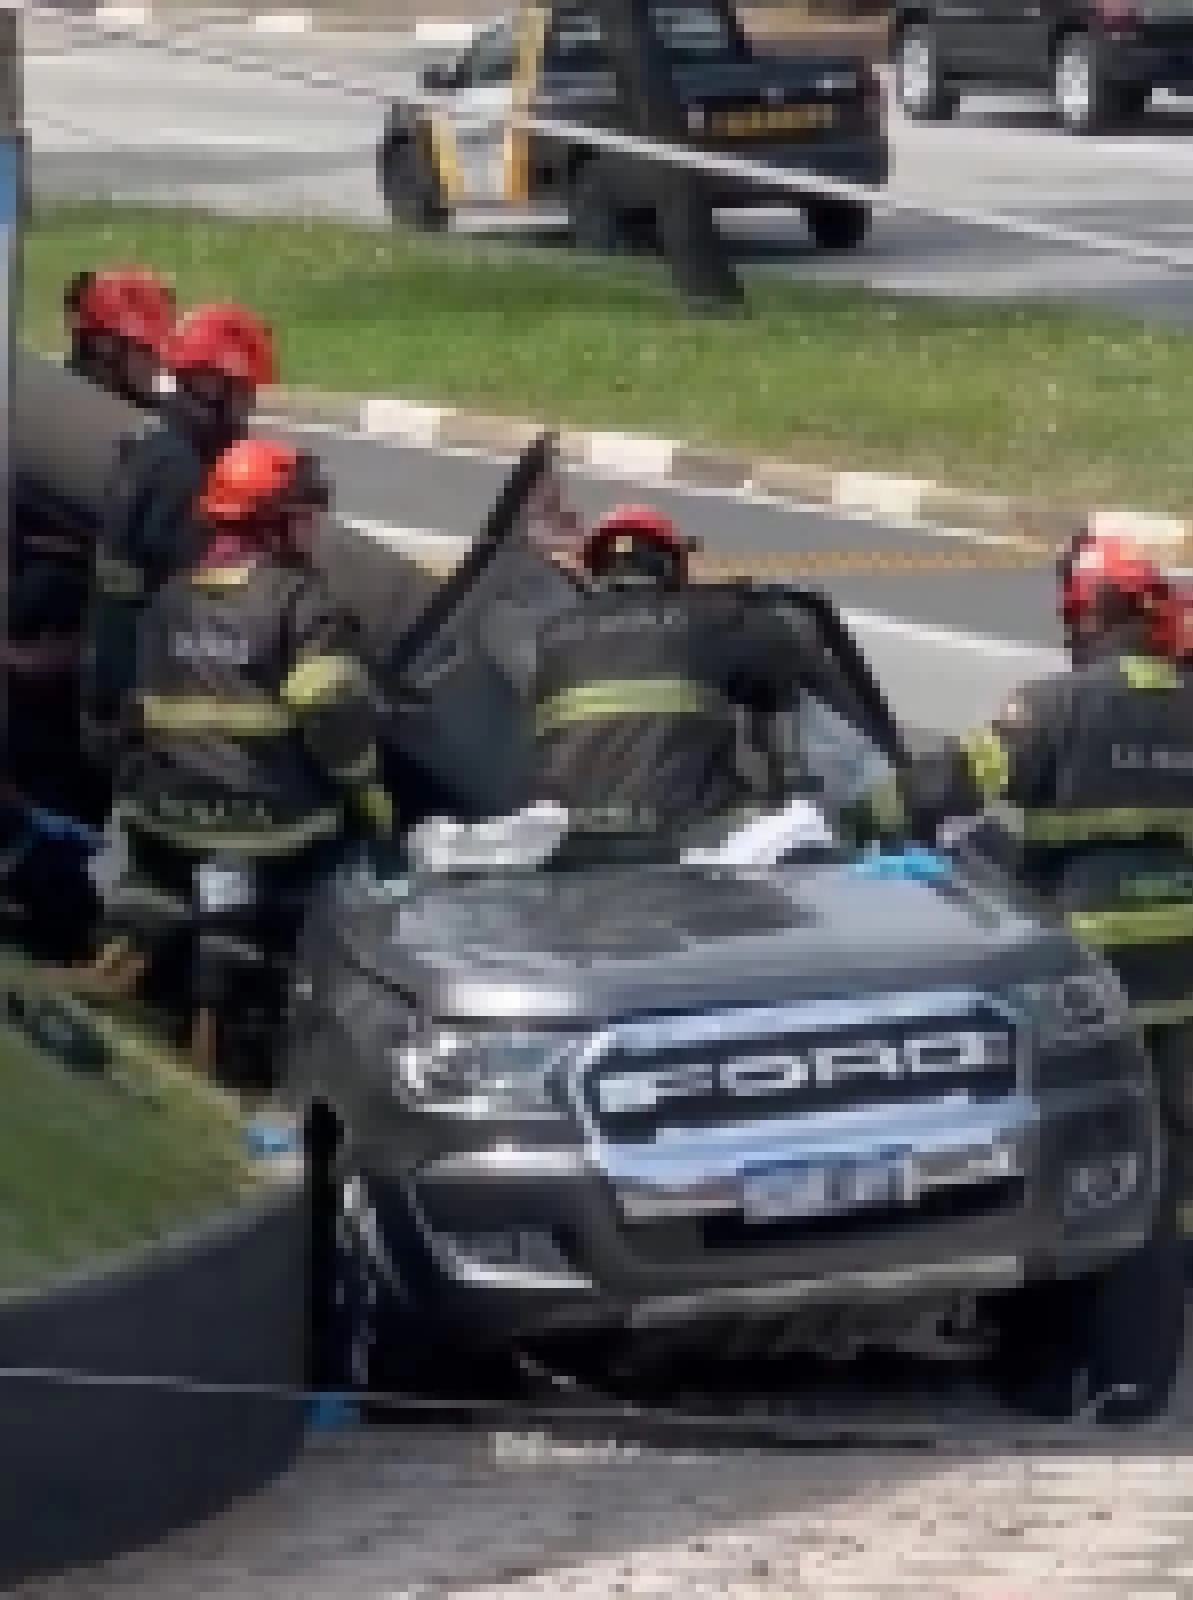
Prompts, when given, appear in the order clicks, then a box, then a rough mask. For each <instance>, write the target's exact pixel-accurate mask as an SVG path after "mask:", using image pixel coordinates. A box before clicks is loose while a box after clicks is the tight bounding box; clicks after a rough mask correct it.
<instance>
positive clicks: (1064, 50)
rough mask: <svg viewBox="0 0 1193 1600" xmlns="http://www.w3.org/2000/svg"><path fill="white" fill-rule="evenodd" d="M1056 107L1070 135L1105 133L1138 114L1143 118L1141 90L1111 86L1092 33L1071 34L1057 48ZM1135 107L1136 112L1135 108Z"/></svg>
mask: <svg viewBox="0 0 1193 1600" xmlns="http://www.w3.org/2000/svg"><path fill="white" fill-rule="evenodd" d="M1052 103H1053V106H1054V107H1055V110H1056V116H1057V120H1058V121H1059V122H1060V124H1061V126H1062V127H1063V128H1065V129H1067V130H1068V132H1069V133H1079V134H1095V133H1105V132H1107V131H1109V130H1110V129H1111V128H1115V127H1117V126H1119V125H1120V124H1121V123H1123V122H1125V121H1127V120H1128V119H1129V117H1130V116H1131V115H1132V114H1134V115H1136V116H1138V115H1140V114H1142V111H1143V106H1144V104H1146V100H1144V101H1143V102H1142V103H1141V102H1140V101H1139V99H1138V89H1137V88H1133V90H1124V89H1122V88H1120V87H1119V86H1118V85H1116V84H1114V83H1111V82H1110V80H1109V79H1108V78H1107V76H1106V74H1105V72H1104V70H1103V68H1102V64H1101V62H1100V60H1099V53H1098V45H1097V41H1096V40H1095V39H1094V38H1093V37H1092V36H1091V35H1090V34H1088V33H1069V34H1066V35H1065V36H1064V38H1062V39H1061V40H1060V41H1059V42H1058V43H1057V46H1056V51H1055V53H1054V56H1053V62H1052ZM1133 106H1134V107H1135V108H1136V109H1134V111H1133V110H1132V107H1133Z"/></svg>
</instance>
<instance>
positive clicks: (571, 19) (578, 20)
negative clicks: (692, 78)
mask: <svg viewBox="0 0 1193 1600" xmlns="http://www.w3.org/2000/svg"><path fill="white" fill-rule="evenodd" d="M649 10H650V17H651V21H652V23H653V25H654V29H655V32H656V33H657V35H658V37H659V39H660V41H661V42H662V44H663V46H664V48H665V49H666V51H667V52H668V54H669V55H673V56H677V57H680V58H682V59H683V60H685V61H696V60H708V59H710V58H712V59H717V60H722V59H724V58H725V57H726V56H731V55H733V54H734V50H735V41H734V38H733V33H732V30H731V29H730V26H729V23H728V21H727V19H726V17H725V15H724V13H723V12H721V11H718V10H717V8H716V7H715V6H710V5H684V4H681V3H678V0H651V4H650V7H649ZM547 65H548V67H549V68H550V69H552V70H553V71H556V72H582V71H583V72H586V71H592V70H594V69H596V68H599V67H606V66H607V65H608V58H607V57H606V55H605V45H604V39H603V37H602V34H601V25H600V22H599V21H598V20H597V18H596V16H595V15H594V14H593V13H592V12H591V11H584V10H578V9H572V8H570V7H569V8H568V9H566V10H562V9H561V10H558V11H556V13H555V16H554V19H553V22H552V26H551V34H550V38H549V40H548V43H547Z"/></svg>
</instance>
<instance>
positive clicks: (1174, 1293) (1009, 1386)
mask: <svg viewBox="0 0 1193 1600" xmlns="http://www.w3.org/2000/svg"><path fill="white" fill-rule="evenodd" d="M1000 1311H1001V1315H1000V1316H999V1317H998V1318H997V1320H998V1322H999V1324H1000V1329H999V1331H1000V1348H999V1352H998V1355H997V1357H996V1362H995V1370H994V1377H995V1383H996V1387H997V1388H998V1390H999V1393H1000V1395H1001V1397H1002V1399H1003V1401H1004V1402H1005V1403H1006V1404H1008V1405H1009V1406H1011V1407H1012V1408H1013V1409H1015V1410H1017V1411H1025V1412H1029V1413H1031V1414H1032V1415H1034V1416H1037V1417H1042V1418H1045V1419H1048V1420H1052V1421H1063V1420H1066V1419H1068V1418H1070V1417H1072V1416H1074V1415H1076V1414H1077V1413H1079V1412H1080V1411H1082V1410H1083V1409H1084V1408H1085V1407H1086V1406H1087V1405H1090V1404H1091V1403H1092V1402H1094V1401H1098V1400H1100V1401H1101V1402H1102V1403H1101V1405H1100V1408H1099V1409H1098V1411H1097V1416H1098V1420H1099V1421H1101V1422H1143V1421H1146V1420H1148V1419H1149V1418H1151V1417H1154V1416H1157V1415H1158V1414H1160V1413H1161V1412H1163V1410H1164V1409H1165V1407H1166V1406H1167V1404H1168V1400H1169V1397H1170V1395H1171V1392H1172V1388H1173V1385H1174V1383H1175V1382H1176V1378H1177V1374H1178V1372H1179V1370H1180V1366H1181V1360H1182V1357H1183V1355H1184V1345H1185V1272H1184V1257H1183V1252H1182V1249H1181V1244H1180V1240H1179V1239H1178V1237H1177V1235H1176V1230H1175V1228H1174V1227H1172V1226H1171V1223H1170V1222H1166V1224H1165V1226H1163V1227H1162V1228H1159V1229H1158V1230H1157V1232H1156V1233H1155V1234H1154V1235H1153V1237H1152V1238H1151V1239H1150V1240H1149V1241H1148V1242H1147V1244H1145V1245H1143V1246H1141V1247H1140V1249H1138V1250H1135V1251H1133V1252H1132V1253H1131V1254H1130V1255H1129V1256H1125V1257H1124V1258H1123V1259H1122V1260H1121V1261H1118V1262H1116V1263H1115V1264H1114V1266H1112V1267H1108V1268H1107V1269H1106V1270H1105V1271H1103V1272H1100V1273H1097V1274H1095V1275H1094V1276H1093V1277H1091V1278H1087V1279H1080V1280H1077V1281H1075V1282H1068V1283H1051V1284H1042V1285H1039V1286H1036V1287H1033V1288H1030V1289H1027V1290H1024V1291H1021V1292H1020V1293H1019V1294H1017V1295H1015V1296H1013V1297H1011V1298H1010V1299H1009V1300H1008V1301H1007V1302H1005V1303H1004V1304H1003V1306H1002V1307H1001V1308H1000Z"/></svg>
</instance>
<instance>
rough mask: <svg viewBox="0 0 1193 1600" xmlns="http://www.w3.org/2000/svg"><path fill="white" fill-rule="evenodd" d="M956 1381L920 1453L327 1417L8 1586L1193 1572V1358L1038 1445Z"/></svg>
mask: <svg viewBox="0 0 1193 1600" xmlns="http://www.w3.org/2000/svg"><path fill="white" fill-rule="evenodd" d="M939 1398H940V1397H939V1394H933V1392H932V1391H931V1390H930V1389H925V1390H923V1391H922V1392H919V1393H917V1392H916V1391H915V1390H914V1388H913V1389H911V1390H909V1391H905V1392H904V1393H903V1394H902V1396H898V1395H892V1396H891V1398H890V1405H889V1406H884V1407H883V1409H884V1410H886V1411H888V1412H889V1414H891V1415H901V1416H904V1417H906V1416H909V1415H917V1414H918V1415H920V1416H921V1417H922V1416H924V1415H925V1414H926V1411H925V1408H926V1407H928V1406H929V1405H931V1406H932V1407H933V1408H936V1407H937V1406H938V1405H939ZM965 1403H966V1405H972V1406H973V1410H972V1415H973V1419H974V1428H973V1435H972V1437H970V1438H969V1439H968V1440H967V1441H966V1444H965V1446H964V1448H963V1449H954V1450H951V1451H949V1452H940V1453H928V1454H924V1453H914V1454H913V1453H910V1452H896V1451H885V1452H880V1453H877V1454H862V1453H852V1454H843V1453H840V1452H826V1451H818V1452H815V1453H807V1454H798V1455H776V1454H763V1453H746V1452H731V1453H728V1454H725V1455H719V1456H709V1455H700V1454H696V1453H690V1454H680V1453H675V1452H657V1451H652V1452H647V1451H639V1452H634V1451H632V1450H628V1449H625V1448H621V1449H617V1448H615V1447H613V1446H609V1447H601V1446H593V1445H587V1446H577V1445H572V1446H568V1445H565V1444H560V1443H554V1444H552V1443H548V1442H546V1441H543V1440H542V1439H538V1440H536V1439H534V1438H533V1437H527V1436H517V1435H512V1434H504V1435H503V1434H488V1435H464V1434H453V1433H451V1432H450V1431H445V1430H441V1429H437V1430H422V1429H419V1430H392V1431H391V1430H375V1431H372V1432H369V1433H366V1434H362V1435H357V1434H343V1435H328V1436H324V1437H323V1438H322V1439H318V1440H316V1441H315V1442H314V1443H312V1445H311V1446H310V1448H309V1449H308V1451H307V1452H306V1454H305V1456H304V1458H303V1459H302V1461H301V1462H300V1463H299V1464H298V1466H297V1467H296V1468H295V1470H294V1471H293V1472H291V1473H290V1474H289V1475H288V1476H287V1477H286V1478H285V1479H284V1480H283V1481H282V1482H280V1483H279V1484H277V1485H276V1486H275V1487H274V1488H272V1489H271V1490H269V1491H267V1492H266V1493H264V1494H263V1495H261V1496H260V1497H258V1498H257V1499H256V1500H254V1501H252V1502H249V1503H246V1504H244V1505H241V1506H240V1507H238V1508H237V1509H235V1510H234V1511H232V1512H230V1513H228V1514H227V1515H225V1516H223V1517H221V1518H219V1519H217V1520H215V1521H213V1522H211V1523H209V1524H207V1525H206V1526H204V1527H202V1528H199V1529H196V1530H194V1531H193V1532H191V1533H189V1534H187V1535H184V1536H180V1537H178V1538H176V1539H173V1540H171V1541H169V1542H167V1543H166V1544H164V1545H162V1546H160V1547H159V1548H156V1549H154V1550H150V1551H147V1552H145V1553H142V1554H141V1555H138V1556H136V1557H132V1558H127V1559H125V1560H123V1561H120V1562H116V1563H114V1564H112V1565H111V1566H109V1567H106V1568H103V1569H97V1570H95V1571H93V1572H90V1573H86V1574H75V1575H74V1576H72V1577H69V1578H61V1579H56V1580H52V1581H49V1582H45V1583H40V1584H32V1585H28V1586H26V1587H25V1588H23V1589H21V1590H19V1591H15V1592H14V1600H16V1597H17V1596H19V1597H20V1600H108V1597H111V1600H432V1597H445V1596H452V1595H465V1594H467V1595H468V1596H470V1597H471V1600H530V1597H532V1596H533V1597H541V1600H548V1597H551V1596H555V1595H559V1596H567V1597H569V1600H604V1597H607V1596H613V1595H617V1596H621V1595H625V1596H662V1595H683V1596H684V1597H685V1600H706V1597H712V1596H721V1595H726V1594H728V1595H732V1596H734V1597H735V1600H762V1597H768V1600H770V1597H775V1600H777V1597H779V1596H784V1597H787V1600H804V1597H807V1600H813V1597H822V1596H823V1597H826V1600H870V1597H873V1600H894V1597H906V1600H912V1597H915V1600H946V1597H957V1600H968V1597H971V1596H973V1597H984V1596H989V1597H992V1600H993V1597H996V1596H997V1597H998V1600H1026V1597H1028V1596H1031V1597H1032V1600H1038V1597H1040V1596H1041V1595H1042V1594H1043V1592H1044V1586H1045V1584H1046V1585H1047V1590H1048V1594H1049V1596H1050V1600H1052V1597H1055V1600H1077V1597H1083V1600H1084V1597H1090V1600H1107V1597H1109V1596H1114V1597H1116V1600H1145V1597H1146V1600H1161V1597H1165V1600H1185V1597H1188V1596H1191V1595H1193V1492H1191V1486H1190V1474H1189V1470H1188V1467H1189V1456H1190V1454H1191V1453H1193V1377H1189V1378H1186V1380H1185V1381H1184V1383H1183V1384H1182V1387H1181V1390H1180V1392H1179V1394H1178V1396H1177V1398H1176V1402H1175V1404H1174V1407H1173V1410H1172V1413H1171V1415H1170V1417H1169V1418H1168V1419H1166V1421H1165V1422H1164V1423H1163V1424H1160V1425H1156V1426H1155V1427H1153V1428H1150V1429H1144V1430H1140V1431H1137V1432H1135V1433H1125V1432H1123V1433H1120V1432H1111V1431H1110V1430H1088V1431H1086V1432H1084V1433H1082V1434H1079V1435H1077V1436H1075V1437H1074V1438H1073V1442H1072V1443H1071V1444H1069V1445H1067V1446H1064V1447H1061V1448H1048V1449H1037V1450H1034V1451H1031V1452H1026V1453H1022V1452H1020V1451H1018V1450H1017V1449H1016V1448H1015V1447H1014V1445H1013V1442H1012V1441H1011V1438H1010V1434H1009V1431H1008V1425H1007V1423H1006V1421H1005V1420H1004V1419H1000V1418H999V1417H998V1416H997V1415H996V1414H994V1413H993V1412H991V1411H989V1410H988V1409H983V1407H982V1406H981V1404H980V1402H971V1401H969V1400H967V1401H966V1402H965ZM946 1409H948V1410H950V1411H951V1412H952V1414H953V1415H954V1416H956V1414H957V1412H956V1409H955V1408H953V1407H948V1408H946Z"/></svg>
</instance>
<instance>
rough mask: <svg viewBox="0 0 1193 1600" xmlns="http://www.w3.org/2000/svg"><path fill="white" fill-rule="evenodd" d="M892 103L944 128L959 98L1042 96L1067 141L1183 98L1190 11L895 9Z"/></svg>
mask: <svg viewBox="0 0 1193 1600" xmlns="http://www.w3.org/2000/svg"><path fill="white" fill-rule="evenodd" d="M893 42H894V54H895V69H896V81H897V92H898V99H899V104H900V105H901V106H902V108H903V110H904V112H905V113H906V114H907V115H908V116H909V117H912V118H914V119H915V120H916V121H917V122H944V121H947V120H948V119H949V118H951V117H953V116H954V115H955V114H956V111H957V107H958V104H959V102H960V99H961V96H962V94H963V93H964V92H965V91H966V90H967V89H984V90H1007V91H1011V92H1015V91H1020V90H1029V91H1035V90H1045V91H1047V92H1049V93H1050V94H1051V96H1052V101H1053V104H1054V105H1055V108H1056V115H1057V117H1058V118H1059V120H1060V122H1061V123H1062V124H1063V125H1064V126H1065V127H1066V128H1068V129H1069V130H1070V131H1071V132H1073V133H1098V132H1101V131H1104V130H1107V129H1110V128H1113V127H1115V126H1116V125H1122V124H1125V123H1128V122H1131V121H1135V120H1137V119H1138V118H1139V117H1141V116H1142V115H1143V112H1144V110H1145V108H1146V106H1147V103H1148V100H1149V99H1150V97H1151V95H1152V92H1153V90H1156V89H1169V90H1173V91H1176V92H1178V93H1182V94H1188V93H1190V92H1193V11H1190V10H1189V8H1188V6H1186V5H1184V4H1182V3H1181V0H1154V3H1153V0H1142V3H1140V4H1135V3H1133V0H969V3H967V4H965V5H959V6H953V5H945V4H942V3H940V0H903V3H900V4H898V5H896V7H895V13H894V29H893Z"/></svg>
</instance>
